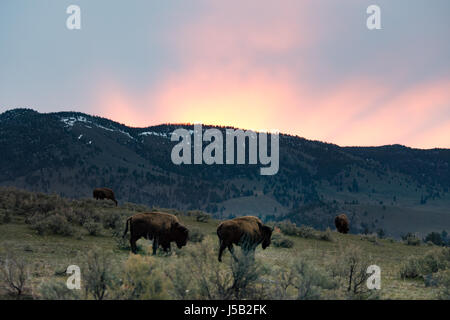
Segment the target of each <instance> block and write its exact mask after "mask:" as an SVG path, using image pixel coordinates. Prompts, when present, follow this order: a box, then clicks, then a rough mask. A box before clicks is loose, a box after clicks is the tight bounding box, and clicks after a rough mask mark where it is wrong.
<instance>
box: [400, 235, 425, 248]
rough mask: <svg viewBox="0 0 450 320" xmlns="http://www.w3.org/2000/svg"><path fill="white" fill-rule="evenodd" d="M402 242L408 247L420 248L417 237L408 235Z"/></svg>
mask: <svg viewBox="0 0 450 320" xmlns="http://www.w3.org/2000/svg"><path fill="white" fill-rule="evenodd" d="M404 242H405V244H407V245H408V246H420V243H421V241H420V239H419V238H418V237H416V236H415V235H409V236H408V237H406V239H405V240H404Z"/></svg>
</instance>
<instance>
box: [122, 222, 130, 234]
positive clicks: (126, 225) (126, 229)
mask: <svg viewBox="0 0 450 320" xmlns="http://www.w3.org/2000/svg"><path fill="white" fill-rule="evenodd" d="M130 221H131V217H129V218H128V219H127V222H126V223H125V232H124V233H123V236H122V238H125V236H126V235H127V232H128V224H129V222H130Z"/></svg>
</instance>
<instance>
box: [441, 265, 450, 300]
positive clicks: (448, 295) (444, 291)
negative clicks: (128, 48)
mask: <svg viewBox="0 0 450 320" xmlns="http://www.w3.org/2000/svg"><path fill="white" fill-rule="evenodd" d="M438 285H439V287H440V291H439V293H438V298H439V299H441V300H450V271H449V270H447V271H446V272H443V273H442V274H440V275H439V277H438Z"/></svg>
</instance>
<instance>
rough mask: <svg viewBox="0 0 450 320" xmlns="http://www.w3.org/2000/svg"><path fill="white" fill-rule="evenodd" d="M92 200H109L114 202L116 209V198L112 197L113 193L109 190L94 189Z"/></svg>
mask: <svg viewBox="0 0 450 320" xmlns="http://www.w3.org/2000/svg"><path fill="white" fill-rule="evenodd" d="M94 198H95V199H96V200H98V199H101V200H103V199H110V200H112V201H114V203H115V204H116V207H117V200H116V197H115V196H114V191H112V190H111V189H109V188H96V189H94Z"/></svg>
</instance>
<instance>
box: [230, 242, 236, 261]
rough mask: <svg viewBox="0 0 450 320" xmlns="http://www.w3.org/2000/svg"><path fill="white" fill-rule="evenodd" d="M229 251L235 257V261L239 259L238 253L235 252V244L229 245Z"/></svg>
mask: <svg viewBox="0 0 450 320" xmlns="http://www.w3.org/2000/svg"><path fill="white" fill-rule="evenodd" d="M228 251H230V253H231V256H232V257H233V259H234V261H238V258H236V255H235V254H234V247H233V244H230V245H229V246H228Z"/></svg>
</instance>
